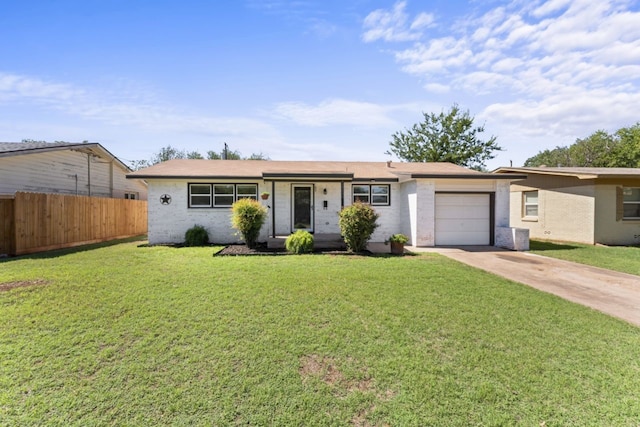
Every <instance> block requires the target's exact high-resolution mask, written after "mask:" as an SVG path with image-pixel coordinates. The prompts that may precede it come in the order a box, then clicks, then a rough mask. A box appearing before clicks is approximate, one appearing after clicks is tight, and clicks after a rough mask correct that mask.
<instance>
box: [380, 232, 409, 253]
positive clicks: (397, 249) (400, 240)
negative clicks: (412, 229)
mask: <svg viewBox="0 0 640 427" xmlns="http://www.w3.org/2000/svg"><path fill="white" fill-rule="evenodd" d="M408 241H409V238H408V237H407V236H405V235H404V234H393V235H392V236H391V237H389V239H388V240H387V241H386V242H385V243H391V253H392V254H395V255H402V254H403V253H404V245H405V244H406V243H407V242H408Z"/></svg>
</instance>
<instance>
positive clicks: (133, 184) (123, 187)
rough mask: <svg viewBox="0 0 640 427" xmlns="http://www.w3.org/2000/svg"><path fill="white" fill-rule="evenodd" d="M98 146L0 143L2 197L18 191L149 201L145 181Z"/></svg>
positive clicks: (0, 187) (0, 188)
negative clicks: (131, 174) (128, 178)
mask: <svg viewBox="0 0 640 427" xmlns="http://www.w3.org/2000/svg"><path fill="white" fill-rule="evenodd" d="M130 172H131V169H130V168H129V167H128V166H127V165H125V164H124V163H122V162H121V161H120V160H119V159H118V158H117V157H115V156H114V155H113V154H111V153H110V152H109V151H107V150H106V149H105V148H104V147H103V146H102V145H100V144H98V143H57V142H56V143H47V142H0V195H13V194H15V193H16V191H27V192H35V193H59V194H74V195H82V196H93V197H110V198H116V199H137V200H146V199H147V185H146V183H145V182H144V181H143V180H142V179H133V180H127V179H126V175H127V173H130Z"/></svg>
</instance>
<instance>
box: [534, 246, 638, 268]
mask: <svg viewBox="0 0 640 427" xmlns="http://www.w3.org/2000/svg"><path fill="white" fill-rule="evenodd" d="M530 246H531V252H533V253H535V254H539V255H544V256H548V257H552V258H558V259H564V260H567V261H573V262H577V263H580V264H586V265H591V266H594V267H600V268H606V269H609V270H614V271H620V272H622V273H629V274H635V275H638V276H640V247H639V246H600V245H598V246H596V245H583V244H580V243H557V242H547V241H539V240H532V241H531V242H530Z"/></svg>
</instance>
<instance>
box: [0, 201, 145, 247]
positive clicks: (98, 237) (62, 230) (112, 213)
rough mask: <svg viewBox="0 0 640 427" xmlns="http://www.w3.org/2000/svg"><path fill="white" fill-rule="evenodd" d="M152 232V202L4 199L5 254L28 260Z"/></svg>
mask: <svg viewBox="0 0 640 427" xmlns="http://www.w3.org/2000/svg"><path fill="white" fill-rule="evenodd" d="M146 232H147V202H146V201H142V200H125V199H109V198H101V197H86V196H71V195H63V194H43V193H21V192H18V193H16V195H15V197H14V198H13V199H0V254H10V255H24V254H28V253H34V252H41V251H48V250H52V249H60V248H66V247H71V246H78V245H84V244H88V243H97V242H104V241H107V240H113V239H120V238H124V237H130V236H138V235H141V234H145V233H146Z"/></svg>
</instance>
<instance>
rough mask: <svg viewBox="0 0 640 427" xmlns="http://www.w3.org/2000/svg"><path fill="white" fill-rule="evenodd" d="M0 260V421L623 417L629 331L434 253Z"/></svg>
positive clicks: (118, 248)
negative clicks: (11, 286) (13, 285)
mask: <svg viewBox="0 0 640 427" xmlns="http://www.w3.org/2000/svg"><path fill="white" fill-rule="evenodd" d="M138 245H139V242H130V243H123V244H118V245H111V246H102V247H97V248H93V249H91V250H80V251H72V252H66V253H62V254H58V255H56V254H49V256H46V257H44V256H39V257H36V256H34V257H25V258H17V259H12V260H5V261H2V262H0V284H2V283H7V282H17V281H32V280H41V281H45V283H42V282H40V284H38V285H35V286H30V287H22V288H16V289H12V290H9V291H5V292H0V314H1V321H2V326H1V327H0V425H61V426H62V425H64V426H68V425H78V426H80V425H81V426H92V425H261V426H262V425H274V426H276V425H277V426H284V425H304V426H327V425H328V426H332V425H335V426H344V425H361V426H366V425H370V426H376V425H380V426H382V425H393V426H425V425H452V426H468V425H487V426H490V425H522V426H538V425H541V423H543V422H544V423H545V425H546V426H558V425H567V426H580V425H611V426H637V425H638V422H639V421H640V401H639V400H638V392H639V390H640V329H638V328H635V327H633V326H631V325H629V324H626V323H623V322H621V321H619V320H616V319H613V318H610V317H608V316H606V315H603V314H601V313H598V312H595V311H592V310H589V309H587V308H584V307H581V306H578V305H575V304H572V303H569V302H566V301H563V300H561V299H559V298H557V297H554V296H552V295H549V294H545V293H541V292H538V291H536V290H533V289H530V288H528V287H525V286H522V285H518V284H515V283H512V282H509V281H506V280H503V279H500V278H497V277H495V276H492V275H490V274H487V273H484V272H481V271H479V270H475V269H473V268H470V267H466V266H463V265H460V264H458V263H456V262H454V261H452V260H449V259H446V258H444V257H440V256H437V255H424V256H407V257H358V256H353V257H352V256H330V255H302V256H277V257H268V256H267V257H265V256H261V257H212V256H211V255H212V252H213V251H214V249H215V248H211V247H210V248H179V249H177V248H169V247H138ZM0 286H1V285H0Z"/></svg>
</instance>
